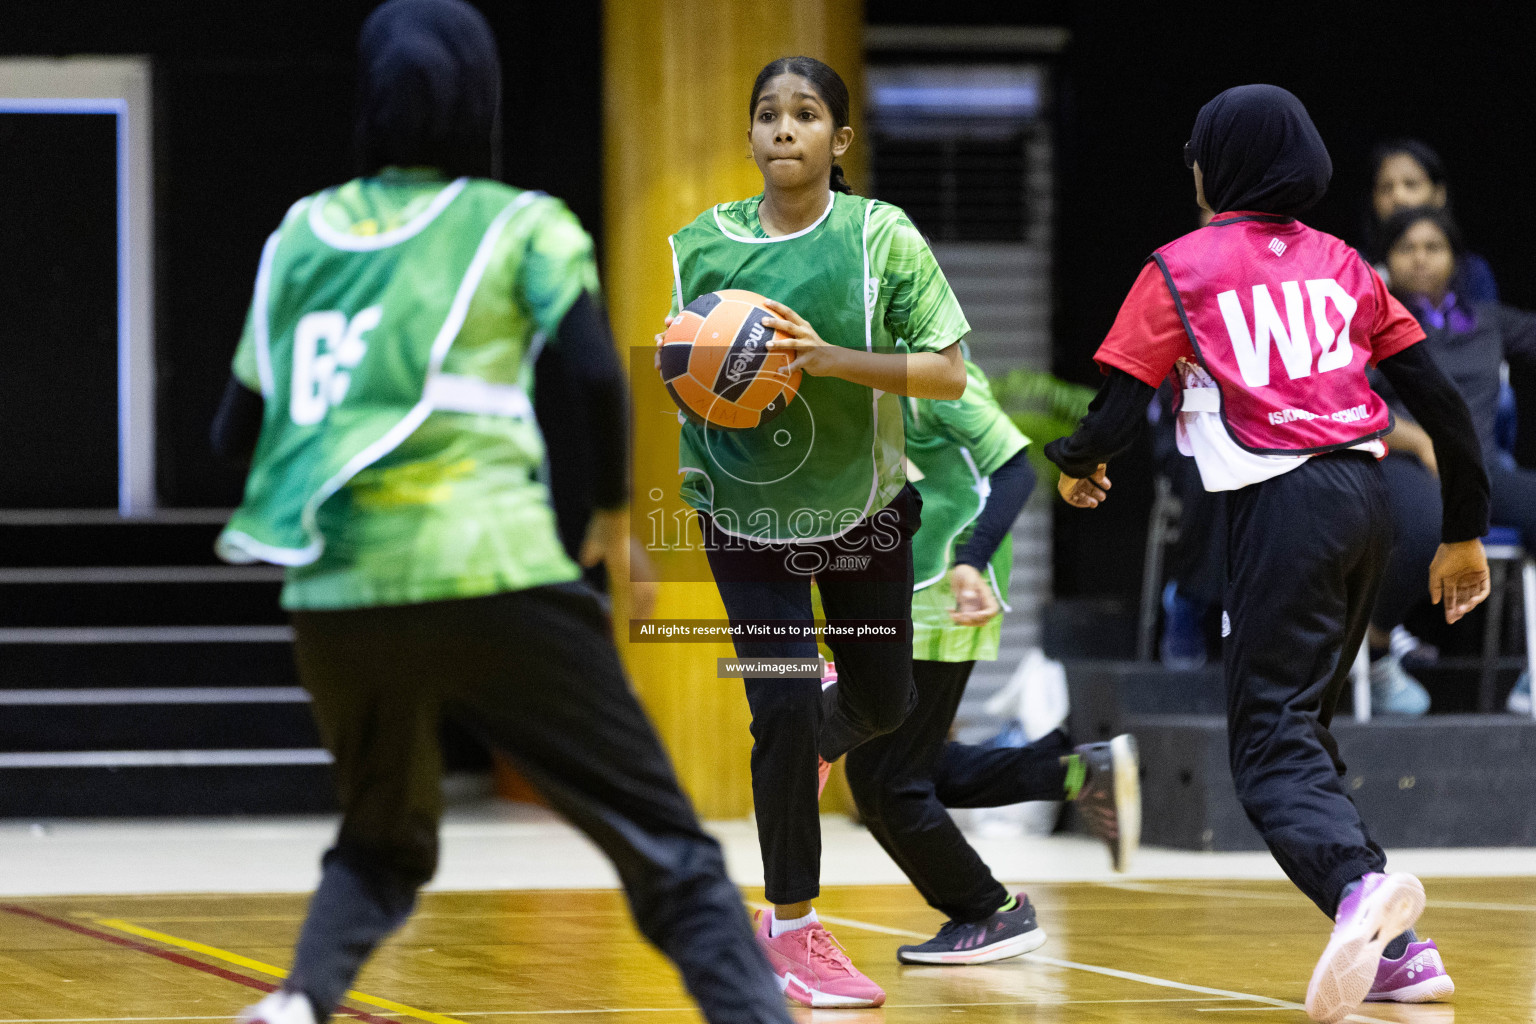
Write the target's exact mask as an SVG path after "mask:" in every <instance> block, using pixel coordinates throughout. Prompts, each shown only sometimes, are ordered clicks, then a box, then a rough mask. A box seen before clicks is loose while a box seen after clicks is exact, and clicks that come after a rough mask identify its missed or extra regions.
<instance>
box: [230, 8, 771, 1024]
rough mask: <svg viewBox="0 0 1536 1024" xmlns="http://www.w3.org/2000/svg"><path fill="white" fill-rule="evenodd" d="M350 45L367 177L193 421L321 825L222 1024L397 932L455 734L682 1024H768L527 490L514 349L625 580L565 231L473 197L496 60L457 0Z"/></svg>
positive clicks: (536, 492) (314, 227)
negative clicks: (512, 770) (687, 1012)
mask: <svg viewBox="0 0 1536 1024" xmlns="http://www.w3.org/2000/svg"><path fill="white" fill-rule="evenodd" d="M358 56H359V61H358V63H359V69H360V78H361V81H360V89H359V108H360V109H359V116H358V125H357V143H358V150H359V162H360V163H361V165H362V167H361V170H362V172H363V176H362V177H359V178H356V179H354V180H352V181H349V182H347V183H346V184H343V185H341V186H338V187H336V188H332V189H326V190H324V191H322V192H320V193H318V194H316V195H313V196H310V197H307V198H305V199H301V200H300V201H299V202H298V203H296V204H295V205H294V206H293V208H292V209H291V210H290V211H289V214H288V216H287V217H286V218H285V219H284V221H283V223H282V225H281V226H280V227H279V228H278V230H277V231H276V232H275V233H274V234H273V235H272V237H271V239H270V240H269V241H268V242H267V245H266V248H265V249H264V251H263V253H262V258H261V265H260V270H259V271H258V275H257V280H256V294H255V298H254V300H253V302H252V307H251V314H250V317H249V319H248V321H247V327H246V331H245V334H244V336H243V337H242V339H241V341H240V345H239V348H238V350H237V352H236V356H235V364H234V378H235V379H234V380H233V381H232V382H231V385H230V388H229V389H228V391H227V393H226V399H225V404H224V407H223V408H222V410H221V412H220V415H219V419H218V422H217V423H216V425H215V443H216V445H217V446H218V447H219V448H220V449H221V450H222V451H224V452H225V453H226V454H229V455H231V456H236V457H242V458H251V459H252V465H251V470H250V474H249V477H248V479H247V481H246V488H245V497H244V501H243V502H242V503H241V505H240V507H239V508H238V509H237V510H236V511H235V513H234V516H233V518H232V519H231V520H230V522H229V524H228V526H227V527H226V528H225V530H224V532H223V533H222V534H221V536H220V538H219V542H218V543H219V551H220V553H221V554H222V555H223V556H224V557H225V558H226V559H229V560H231V561H241V562H248V561H256V560H262V561H268V562H274V563H276V564H279V565H283V566H286V567H287V574H286V576H287V578H286V582H285V584H284V588H283V595H282V602H283V606H284V607H285V608H287V609H288V610H289V613H290V616H291V618H292V621H293V630H294V652H295V656H296V658H297V661H298V670H299V678H300V680H301V682H302V683H303V684H304V687H305V688H306V689H307V690H308V691H309V694H310V698H311V705H312V708H313V710H314V714H315V718H316V721H317V723H318V725H319V728H320V733H321V736H322V737H323V739H324V741H325V744H326V746H327V747H328V748H329V750H330V751H331V753H332V755H333V756H334V758H335V775H336V780H337V784H338V788H339V790H340V798H341V805H342V822H341V829H340V832H339V834H338V836H337V838H336V842H335V845H334V846H333V847H332V848H331V850H330V851H329V852H328V853H327V854H326V855H325V858H324V862H323V864H324V867H323V872H322V875H321V880H320V886H319V888H318V889H317V890H316V892H315V894H314V897H313V899H312V900H311V902H310V905H309V911H308V914H307V916H306V918H305V921H304V925H303V929H302V931H301V932H300V934H299V940H298V947H297V949H296V950H295V952H294V956H293V962H292V965H291V967H290V970H289V973H288V976H287V978H286V979H285V981H284V982H283V985H282V988H281V989H279V990H278V991H276V992H274V993H272V994H271V995H270V996H268V997H267V998H265V999H263V1000H262V1001H261V1002H260V1003H258V1004H257V1005H256V1006H254V1007H252V1008H250V1009H249V1010H248V1011H247V1012H246V1014H245V1016H244V1019H245V1020H248V1021H260V1022H263V1024H315V1022H316V1021H324V1020H326V1019H327V1018H329V1017H330V1016H331V1014H332V1013H333V1012H334V1011H335V1010H336V1008H337V1004H338V1003H339V1002H340V1000H341V999H342V997H343V995H344V993H345V992H346V991H347V990H348V989H349V988H351V986H352V982H353V979H354V978H355V977H356V975H357V973H358V971H359V970H360V969H361V967H362V966H363V963H364V962H365V961H366V960H367V959H368V957H369V956H371V955H372V953H373V951H374V950H375V949H376V948H377V947H378V945H379V943H380V942H382V941H383V940H384V939H385V937H386V936H388V935H389V934H390V933H391V932H392V931H394V930H395V929H396V928H398V927H399V926H400V925H401V924H402V923H403V922H404V921H405V920H406V918H407V917H408V916H409V915H410V913H411V909H412V907H413V905H414V903H415V899H416V892H417V890H418V888H419V887H420V886H421V885H422V884H423V883H424V882H426V881H427V880H428V879H429V878H431V877H432V874H433V872H434V870H435V868H436V865H437V855H438V819H439V816H440V813H441V803H442V796H441V784H440V774H441V756H440V753H439V750H438V730H439V722H440V719H441V717H442V716H443V715H453V716H455V717H457V718H459V719H460V720H461V721H463V722H465V723H466V724H469V725H471V726H472V727H474V728H476V729H478V730H479V731H480V732H481V734H482V735H483V736H484V738H485V739H486V740H487V741H488V742H489V743H490V744H491V745H492V746H494V747H495V748H497V749H499V750H501V751H503V752H505V753H506V754H507V755H508V756H509V757H510V758H511V759H512V760H513V762H514V763H516V764H517V766H518V767H519V769H520V770H521V771H522V772H523V773H524V774H525V775H526V776H527V777H528V778H529V779H530V780H531V781H532V782H533V783H534V784H535V785H536V786H537V787H538V789H539V790H540V792H541V793H542V794H543V796H544V797H545V798H546V799H547V800H548V801H549V802H550V804H551V805H553V806H554V807H555V808H556V809H558V810H559V811H560V812H561V813H563V814H564V815H566V816H567V817H568V818H570V819H571V821H572V822H573V823H574V824H575V825H577V826H578V827H579V828H581V829H582V830H583V831H585V832H586V833H587V835H588V836H590V837H591V838H592V840H593V841H594V842H596V843H597V844H598V845H599V846H600V847H601V848H602V850H603V851H604V853H606V854H607V855H608V857H609V858H610V859H612V861H613V862H614V865H615V867H616V868H617V870H618V873H619V876H620V877H621V878H622V879H623V882H624V886H625V889H626V890H627V893H628V896H629V901H630V906H631V908H632V910H633V912H634V915H635V918H636V921H637V924H638V925H639V927H640V930H641V931H642V932H643V933H644V934H645V935H646V937H647V938H649V939H650V940H651V941H652V942H654V943H655V944H656V945H657V946H658V947H659V948H660V949H661V950H662V951H663V952H664V953H666V954H667V955H668V956H669V957H670V958H671V959H672V960H673V961H674V962H675V963H676V964H677V966H678V968H679V969H680V970H681V972H682V975H683V980H684V982H685V983H686V984H687V986H688V989H689V991H690V992H691V993H692V995H693V996H694V998H695V999H696V1000H698V1003H699V1006H700V1008H701V1010H702V1011H703V1014H704V1016H705V1018H706V1019H707V1020H710V1021H718V1022H726V1021H730V1022H742V1024H748V1022H752V1024H756V1022H773V1024H789V1017H788V1014H787V1012H786V1010H785V1007H784V1003H783V998H782V996H781V995H780V994H779V991H778V988H777V986H776V985H775V984H774V979H773V975H772V974H771V973H770V972H769V970H768V966H767V964H766V963H765V961H764V958H763V955H762V952H761V951H760V950H759V948H758V947H757V945H756V943H755V942H754V941H753V938H752V933H751V929H750V926H749V924H748V921H747V918H746V915H745V913H744V912H743V909H742V906H741V897H740V894H739V893H738V891H737V890H736V888H735V886H733V885H732V884H731V882H730V880H729V879H728V878H727V877H726V874H725V867H724V863H723V860H722V857H721V854H720V849H719V846H718V844H717V843H716V842H715V841H714V840H713V839H711V838H710V837H709V836H708V835H707V834H706V833H705V832H704V831H703V830H702V829H701V828H700V827H699V824H698V821H697V820H696V819H695V817H694V813H693V809H692V808H691V807H690V806H689V803H688V800H687V798H686V797H685V796H684V795H683V793H682V792H681V790H680V789H679V787H678V783H677V780H676V778H675V776H674V774H673V772H672V766H671V764H670V762H669V761H668V759H667V756H666V754H665V752H664V751H663V749H662V747H661V744H660V742H659V741H658V740H657V738H656V735H655V733H654V732H653V731H652V729H651V727H650V725H649V723H648V722H647V720H646V718H645V715H644V713H643V712H642V711H641V708H640V705H639V703H638V701H637V700H636V699H635V696H634V694H633V693H632V692H631V691H630V689H629V686H628V684H627V681H626V679H625V678H624V672H623V669H622V667H621V666H620V663H619V658H618V654H617V652H616V650H615V648H614V645H613V642H612V639H611V635H610V626H609V623H608V619H607V616H606V614H605V612H604V610H603V608H602V606H601V605H600V604H599V601H598V599H597V597H596V595H595V594H594V593H593V592H592V591H591V590H590V589H589V588H588V587H587V586H586V585H585V584H584V583H581V582H580V581H579V577H580V570H579V569H578V567H577V565H576V562H575V561H573V560H572V559H570V558H569V557H568V556H567V555H566V553H565V551H564V550H563V548H562V547H561V544H560V541H559V538H558V536H557V532H556V527H555V518H554V515H553V513H552V512H551V510H550V507H549V503H548V498H547V494H546V491H545V489H544V487H543V485H542V484H541V483H540V482H539V479H538V468H539V463H540V459H541V457H542V450H543V446H542V440H541V437H540V433H539V429H538V427H537V425H536V424H535V422H534V417H533V409H532V404H531V402H530V401H529V398H528V395H527V393H526V386H527V381H528V379H529V378H530V376H531V373H532V366H531V349H532V348H533V341H534V337H535V335H536V334H540V333H542V334H545V335H547V336H548V338H549V339H550V343H551V344H555V345H558V346H560V347H561V348H562V349H563V350H564V353H565V354H566V355H567V356H568V357H569V359H568V364H569V366H570V368H571V371H570V372H571V374H572V380H571V384H572V386H573V387H574V388H576V389H578V390H579V391H580V392H581V394H582V397H583V398H584V399H586V401H585V402H584V403H583V405H584V407H585V408H586V409H587V410H589V411H590V421H589V422H585V423H584V424H582V428H583V429H584V430H585V432H586V440H587V444H588V445H590V446H591V447H592V449H593V450H594V457H593V459H592V460H591V463H592V465H593V466H594V467H595V469H594V477H595V478H594V479H593V480H592V481H591V492H592V495H593V499H594V504H595V505H596V506H597V511H596V512H595V513H594V514H593V517H592V521H591V525H590V526H589V528H588V530H587V535H586V540H585V543H584V544H583V546H582V549H581V552H582V556H583V561H587V562H589V563H594V564H595V563H597V562H599V561H606V562H607V563H608V564H609V565H614V564H615V563H622V561H623V560H624V558H625V554H626V551H627V531H626V529H625V522H626V513H625V510H624V506H625V503H626V495H627V479H626V476H627V473H626V464H625V444H626V440H625V421H626V408H627V407H626V403H625V386H626V385H625V379H624V374H623V371H622V368H621V367H620V365H619V362H618V359H617V356H616V354H615V353H614V350H613V341H612V338H611V336H610V335H609V331H608V326H607V318H606V316H605V315H604V314H603V312H602V309H601V306H600V303H599V300H598V297H597V292H596V287H597V270H596V265H595V263H594V261H593V258H592V242H591V239H590V238H589V237H588V236H587V234H586V233H585V232H584V231H583V230H582V228H581V226H580V224H579V223H578V222H577V221H576V219H575V218H574V217H573V216H572V215H571V213H570V212H569V211H568V210H567V209H566V208H565V206H564V205H563V204H562V203H561V202H560V201H559V200H557V199H554V198H551V197H550V196H547V195H543V194H542V193H537V192H528V191H523V190H520V189H515V188H511V187H509V186H507V185H504V184H501V183H500V182H499V181H496V180H494V178H495V177H496V165H497V162H498V161H497V155H498V151H499V149H500V138H501V133H500V97H501V67H500V61H499V59H498V57H497V50H496V41H495V39H494V38H493V37H492V35H491V31H490V28H489V26H488V25H487V24H486V23H485V20H484V18H483V17H482V16H481V15H480V14H479V12H477V11H476V10H475V9H474V8H473V7H471V6H470V5H469V4H468V3H465V2H464V0H390V2H388V3H386V4H384V5H383V6H381V7H380V8H378V9H377V10H376V11H374V13H373V14H372V15H371V16H370V17H369V18H368V20H367V22H366V23H365V24H364V26H363V30H362V34H361V37H360V39H359V44H358ZM537 926H538V925H537V923H535V924H534V927H537Z"/></svg>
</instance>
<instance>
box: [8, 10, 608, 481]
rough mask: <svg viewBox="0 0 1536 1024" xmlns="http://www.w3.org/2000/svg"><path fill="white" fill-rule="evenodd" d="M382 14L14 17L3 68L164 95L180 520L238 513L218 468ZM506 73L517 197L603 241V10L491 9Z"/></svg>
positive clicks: (169, 362)
mask: <svg viewBox="0 0 1536 1024" xmlns="http://www.w3.org/2000/svg"><path fill="white" fill-rule="evenodd" d="M374 6H375V3H374V2H373V0H261V2H252V3H234V2H223V0H220V2H207V0H179V2H178V0H134V2H126V3H125V2H118V0H97V2H83V0H62V2H61V0H52V2H46V3H44V2H30V0H29V2H21V3H17V2H11V3H0V15H3V24H4V26H5V30H4V32H3V33H0V55H6V56H62V55H68V54H142V55H148V56H149V57H151V58H152V59H153V64H154V91H155V169H156V194H155V219H156V243H157V250H156V251H157V258H158V265H157V267H156V292H157V294H156V339H157V357H158V364H159V367H158V369H159V374H158V394H157V405H158V434H159V452H158V460H159V477H160V479H159V485H160V497H161V501H162V502H163V503H164V504H166V505H171V506H207V505H225V506H227V505H232V504H234V503H235V502H236V501H237V500H238V498H239V487H240V481H241V478H242V474H240V473H238V472H235V471H233V470H231V469H229V468H228V467H226V466H223V465H221V464H220V463H218V462H217V461H216V460H215V459H214V458H213V456H212V454H211V453H210V452H209V451H208V442H207V435H208V423H209V421H210V419H211V418H212V416H213V410H214V407H215V405H216V404H217V401H218V396H219V393H220V392H221V391H222V389H223V386H224V381H225V380H226V379H227V377H228V372H229V359H230V356H231V355H232V354H233V352H234V346H235V342H236V340H237V339H238V337H239V334H240V329H241V326H242V324H243V322H244V317H245V311H246V307H247V304H248V303H249V302H250V294H251V286H252V283H253V282H254V280H255V276H256V262H257V258H258V257H259V256H260V253H261V245H262V242H263V240H264V239H265V238H266V236H267V234H268V233H270V232H271V231H272V230H273V228H275V227H276V226H277V224H278V222H279V220H280V219H281V218H282V216H283V212H284V211H285V210H286V209H287V208H288V206H289V204H291V203H292V202H293V201H294V200H296V199H298V198H299V197H300V196H302V195H305V194H307V193H309V192H312V191H314V190H316V189H319V188H322V187H324V186H326V185H331V184H336V183H337V182H340V181H343V180H345V179H346V178H348V177H351V173H352V161H351V119H352V108H353V88H354V85H353V69H354V59H353V47H354V45H355V42H356V38H357V31H358V28H359V27H360V26H361V25H362V21H363V18H364V17H365V16H366V15H367V13H368V12H369V11H370V10H372V9H373V7H374ZM477 6H479V7H480V9H481V10H482V11H484V13H485V15H486V17H487V18H488V19H489V20H490V22H491V25H492V27H493V28H494V29H495V31H496V35H497V38H498V40H499V41H500V44H501V50H502V60H503V63H504V65H505V97H504V102H505V150H506V152H505V162H504V166H505V168H506V175H507V178H508V179H509V180H510V181H512V182H513V183H514V184H517V185H522V186H527V187H533V188H542V189H545V190H547V191H550V192H553V193H555V194H556V195H559V196H561V197H562V198H563V199H565V200H566V202H567V203H569V204H570V206H571V208H572V209H573V210H574V211H575V212H576V214H577V215H578V216H579V217H580V218H581V220H582V222H583V223H584V224H585V225H586V226H587V228H588V230H590V231H592V232H593V234H594V235H600V229H601V224H602V195H601V188H602V165H601V157H602V140H601V121H600V117H601V88H602V53H601V20H600V11H601V3H600V0H562V2H561V3H553V4H552V3H541V2H537V0H478V2H477Z"/></svg>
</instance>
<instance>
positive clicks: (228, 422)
mask: <svg viewBox="0 0 1536 1024" xmlns="http://www.w3.org/2000/svg"><path fill="white" fill-rule="evenodd" d="M264 404H265V403H263V401H262V398H261V395H260V394H259V393H258V392H255V391H252V390H251V389H250V388H248V387H246V386H245V384H244V383H242V382H241V381H240V379H239V378H238V377H236V376H234V375H233V374H231V375H230V378H229V383H227V384H225V385H224V397H223V398H222V399H220V400H219V411H218V412H216V413H214V414H213V427H212V428H211V429H210V430H209V432H208V441H209V443H210V444H211V445H212V446H213V453H214V454H215V455H217V456H218V457H219V458H221V459H223V460H225V461H226V462H231V463H236V464H240V465H244V464H245V463H248V462H250V461H251V456H252V455H255V454H256V440H257V438H259V437H260V436H261V416H262V411H263V407H264Z"/></svg>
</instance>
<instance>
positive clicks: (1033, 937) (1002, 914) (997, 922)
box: [896, 893, 1045, 966]
mask: <svg viewBox="0 0 1536 1024" xmlns="http://www.w3.org/2000/svg"><path fill="white" fill-rule="evenodd" d="M1014 900H1015V901H1016V903H1017V905H1016V906H1015V907H1014V908H1013V909H1012V910H999V911H997V912H996V913H995V914H993V915H992V916H991V917H989V918H987V919H986V920H984V921H976V922H974V923H971V924H961V923H960V922H959V921H946V922H945V924H944V927H942V928H940V929H939V934H937V935H935V936H934V937H933V938H931V939H929V940H928V941H927V942H924V943H923V944H922V945H919V946H902V947H900V948H898V949H897V950H896V959H897V960H900V961H901V962H902V963H904V964H949V965H952V966H958V965H961V964H988V963H991V962H992V961H994V960H1006V959H1008V958H1009V957H1013V956H1023V955H1024V954H1025V953H1029V952H1032V951H1034V950H1037V949H1039V948H1040V947H1041V946H1043V945H1045V931H1044V930H1043V929H1042V928H1041V927H1040V926H1039V925H1038V924H1036V923H1035V908H1034V906H1033V905H1032V904H1031V903H1030V902H1029V897H1028V896H1026V895H1024V894H1023V893H1017V894H1016V895H1015V896H1014Z"/></svg>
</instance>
